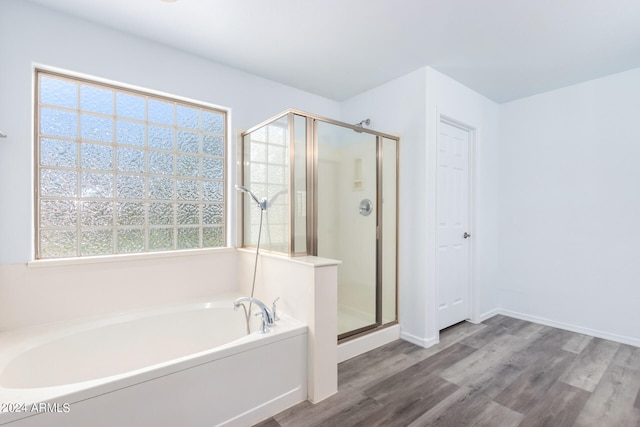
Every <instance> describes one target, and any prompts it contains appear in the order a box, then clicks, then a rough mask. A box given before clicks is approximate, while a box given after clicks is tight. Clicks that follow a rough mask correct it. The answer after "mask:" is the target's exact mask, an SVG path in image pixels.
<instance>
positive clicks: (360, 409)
mask: <svg viewBox="0 0 640 427" xmlns="http://www.w3.org/2000/svg"><path fill="white" fill-rule="evenodd" d="M257 426H259V427H315V426H327V427H351V426H362V427H373V426H390V427H392V426H403V427H404V426H446V427H466V426H474V427H478V426H488V427H511V426H513V427H515V426H520V427H531V426H549V427H564V426H576V427H583V426H590V427H591V426H592V427H638V426H640V348H638V347H634V346H630V345H625V344H620V343H616V342H612V341H607V340H604V339H599V338H594V337H591V336H586V335H581V334H577V333H573V332H568V331H565V330H561V329H556V328H552V327H548V326H543V325H539V324H536V323H531V322H526V321H523V320H518V319H513V318H510V317H505V316H495V317H492V318H491V319H488V320H486V321H485V322H483V323H481V324H477V325H474V324H471V323H467V322H463V323H460V324H458V325H454V326H452V327H451V328H448V329H446V330H444V331H442V332H441V335H440V343H439V344H437V345H435V346H433V347H431V348H427V349H425V348H422V347H419V346H416V345H413V344H411V343H408V342H406V341H401V340H398V341H394V342H392V343H390V344H387V345H385V346H383V347H380V348H377V349H375V350H372V351H370V352H368V353H365V354H363V355H360V356H358V357H355V358H353V359H350V360H347V361H345V362H343V363H341V364H340V365H339V366H338V393H337V394H335V395H333V396H331V397H329V398H328V399H325V400H324V401H322V402H319V403H318V404H315V405H314V404H311V403H309V402H303V403H300V404H298V405H296V406H294V407H292V408H289V409H287V410H285V411H283V412H281V413H279V414H277V415H275V416H273V417H271V418H268V419H266V420H264V421H263V422H261V423H259V424H257Z"/></svg>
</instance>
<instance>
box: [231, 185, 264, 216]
mask: <svg viewBox="0 0 640 427" xmlns="http://www.w3.org/2000/svg"><path fill="white" fill-rule="evenodd" d="M236 190H238V191H242V192H243V193H247V194H248V195H250V196H251V198H252V199H253V201H254V202H256V204H257V205H258V207H259V208H260V209H261V210H263V211H265V210H267V199H266V198H264V197H263V198H262V200H258V198H257V197H256V195H255V194H253V192H252V191H251V190H249V189H248V188H247V187H245V186H243V185H236Z"/></svg>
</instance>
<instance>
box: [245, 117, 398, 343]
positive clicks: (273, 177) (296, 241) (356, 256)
mask: <svg viewBox="0 0 640 427" xmlns="http://www.w3.org/2000/svg"><path fill="white" fill-rule="evenodd" d="M242 141H243V143H242V146H243V147H242V151H243V154H242V156H241V157H242V159H243V161H242V165H243V166H242V177H243V178H242V179H243V183H242V184H243V185H244V186H245V187H248V188H249V189H250V190H251V191H252V192H253V193H255V194H256V195H257V197H258V198H262V197H266V199H267V209H266V211H265V212H264V215H263V216H262V215H261V212H260V208H259V207H258V206H256V205H255V203H254V202H253V201H251V199H250V198H243V227H242V231H243V233H242V234H243V237H242V244H243V246H245V247H255V246H256V244H257V242H258V236H259V232H260V228H261V227H262V234H261V240H260V248H261V250H262V249H264V250H267V251H272V252H277V253H283V254H286V255H288V256H301V255H317V256H320V257H325V258H332V259H337V260H340V261H342V263H341V264H340V266H339V267H338V331H337V335H338V339H341V340H342V339H346V338H350V337H354V336H356V335H360V334H362V333H367V332H369V331H372V330H375V329H377V328H379V327H383V326H387V325H390V324H394V323H396V322H397V280H396V276H397V274H396V263H397V164H398V142H399V141H398V138H397V137H394V136H390V135H386V134H382V133H379V132H375V131H372V130H370V129H365V128H363V127H361V126H356V125H349V124H346V123H341V122H337V121H334V120H330V119H326V118H322V117H317V116H313V115H310V114H308V113H303V112H300V111H295V110H288V111H285V112H283V113H282V114H280V115H278V116H276V117H274V118H272V119H270V120H268V121H266V122H264V123H262V124H260V125H258V126H256V127H254V128H252V129H250V130H249V131H247V132H245V133H243V134H242ZM261 221H262V224H261Z"/></svg>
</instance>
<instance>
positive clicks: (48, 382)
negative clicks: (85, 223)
mask: <svg viewBox="0 0 640 427" xmlns="http://www.w3.org/2000/svg"><path fill="white" fill-rule="evenodd" d="M234 297H235V296H234ZM232 301H233V297H229V298H224V299H217V300H216V299H207V300H203V301H198V302H194V303H190V304H186V305H181V306H173V307H164V308H156V309H153V310H143V311H138V312H135V313H126V314H120V315H117V316H110V317H104V318H100V319H91V320H85V321H82V322H77V321H74V322H65V323H64V324H57V325H55V326H50V325H45V326H38V327H33V328H26V329H22V330H17V331H12V332H7V333H2V334H0V405H2V407H1V408H0V425H3V424H5V423H10V422H13V423H11V424H10V425H11V426H16V427H30V426H47V427H49V426H53V427H55V426H65V427H70V426H87V425H91V426H128V425H136V426H147V425H148V426H187V425H188V426H214V425H247V424H250V423H253V422H256V421H259V420H261V419H262V418H264V417H267V416H270V415H273V414H275V413H277V412H279V411H280V410H282V409H285V408H287V407H289V406H291V405H293V404H295V403H298V402H301V401H303V400H305V399H306V397H307V366H306V360H307V356H306V354H307V350H306V348H307V344H306V340H307V328H306V326H305V325H303V324H301V323H300V322H298V321H296V320H294V319H291V318H288V317H287V316H283V315H282V316H281V317H282V319H281V320H280V321H279V322H278V323H277V325H276V326H275V327H273V328H272V329H271V331H270V332H269V333H267V334H257V333H255V332H253V333H252V334H250V335H246V330H245V326H244V313H243V312H242V310H239V311H233V308H232ZM255 320H256V321H257V320H258V319H257V318H256V319H255ZM255 330H256V328H255V327H254V328H252V331H255Z"/></svg>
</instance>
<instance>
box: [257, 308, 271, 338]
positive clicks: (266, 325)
mask: <svg viewBox="0 0 640 427" xmlns="http://www.w3.org/2000/svg"><path fill="white" fill-rule="evenodd" d="M254 316H256V317H257V316H261V317H262V319H261V323H260V329H259V330H258V333H259V334H266V333H267V332H268V331H269V323H268V321H267V319H266V318H265V317H264V312H263V311H262V310H260V311H259V312H257V313H256V314H254Z"/></svg>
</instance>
